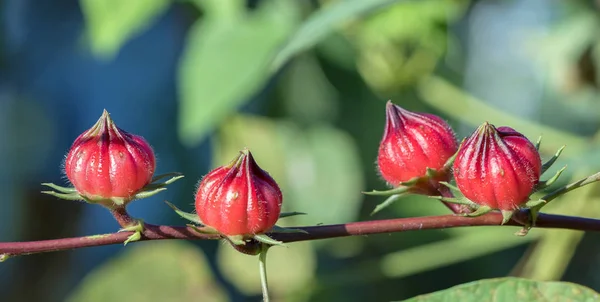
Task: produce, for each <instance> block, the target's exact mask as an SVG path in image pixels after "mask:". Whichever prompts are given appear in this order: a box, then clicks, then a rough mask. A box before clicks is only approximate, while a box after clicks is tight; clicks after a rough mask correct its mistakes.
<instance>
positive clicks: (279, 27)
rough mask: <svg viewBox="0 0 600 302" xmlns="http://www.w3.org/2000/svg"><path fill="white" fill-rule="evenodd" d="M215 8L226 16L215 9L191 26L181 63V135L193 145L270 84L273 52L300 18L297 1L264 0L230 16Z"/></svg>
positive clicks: (181, 137)
mask: <svg viewBox="0 0 600 302" xmlns="http://www.w3.org/2000/svg"><path fill="white" fill-rule="evenodd" d="M226 2H231V1H226ZM210 3H213V6H214V5H215V3H219V2H216V1H212V2H210ZM213 6H211V7H213ZM223 10H224V11H230V10H226V9H223ZM215 11H216V12H219V13H218V14H219V15H222V14H224V12H220V11H219V10H218V9H217V8H213V9H209V10H207V11H206V16H205V17H204V18H203V19H201V20H199V21H197V22H196V23H195V24H194V25H193V26H192V28H191V29H190V31H189V34H188V40H187V47H186V50H185V53H184V55H183V58H182V60H181V64H180V70H179V76H180V86H179V91H180V95H181V104H180V107H179V108H180V110H179V115H180V118H179V137H180V139H181V141H182V142H183V143H185V144H186V145H190V146H193V145H195V144H197V143H198V142H200V140H201V139H202V138H203V137H204V136H205V135H206V134H207V133H208V132H210V131H211V130H212V127H215V126H216V125H218V124H220V123H221V121H222V120H223V119H224V118H226V117H227V116H228V114H230V113H231V112H232V111H234V110H235V109H236V108H238V107H239V106H240V105H242V104H243V103H244V102H246V101H248V100H249V99H250V98H251V97H252V96H253V95H254V94H255V93H256V92H257V91H258V89H259V88H260V87H262V86H263V85H264V84H265V83H266V82H267V80H268V78H269V77H270V76H271V73H270V72H269V70H268V66H269V64H270V62H271V60H272V58H273V55H274V54H275V51H276V50H277V48H278V47H279V46H280V45H281V44H282V43H283V42H284V41H285V39H286V38H287V36H288V35H289V34H290V33H291V32H292V29H293V28H294V26H295V25H296V23H297V20H298V12H297V9H296V4H295V3H294V1H291V0H285V1H282V0H278V1H261V5H260V6H259V8H258V9H257V10H255V11H252V12H248V13H239V14H233V13H231V14H228V15H227V16H228V18H219V17H214V16H213V15H211V13H215V14H217V13H216V12H215Z"/></svg>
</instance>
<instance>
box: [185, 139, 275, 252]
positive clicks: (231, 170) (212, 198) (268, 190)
mask: <svg viewBox="0 0 600 302" xmlns="http://www.w3.org/2000/svg"><path fill="white" fill-rule="evenodd" d="M282 202H283V195H282V193H281V190H280V189H279V186H278V185H277V183H276V182H275V180H274V179H273V178H272V177H271V176H270V175H269V174H268V173H267V172H266V171H265V170H263V169H261V168H260V167H259V166H258V164H257V163H256V161H255V160H254V157H253V156H252V153H250V151H248V150H247V149H244V150H242V151H241V152H240V154H239V155H238V156H237V157H236V158H235V159H234V160H233V161H231V162H230V163H229V164H228V165H226V166H222V167H218V168H216V169H214V170H212V171H211V172H209V173H208V174H207V175H206V176H204V177H203V178H202V180H201V181H200V183H199V184H198V190H197V193H196V199H195V206H196V212H197V214H198V217H199V219H200V221H201V223H202V224H204V225H206V226H208V227H211V228H213V229H215V230H216V231H217V232H218V233H220V234H222V235H224V236H227V237H228V238H229V239H231V240H232V241H234V242H240V243H242V244H243V240H244V239H247V238H255V239H257V240H259V241H262V240H261V239H265V236H263V237H260V236H259V235H261V234H263V233H265V232H268V231H270V230H271V229H272V228H273V227H274V226H275V223H276V222H277V220H278V219H279V215H280V212H281V205H282ZM236 239H237V240H236ZM240 240H241V241H240Z"/></svg>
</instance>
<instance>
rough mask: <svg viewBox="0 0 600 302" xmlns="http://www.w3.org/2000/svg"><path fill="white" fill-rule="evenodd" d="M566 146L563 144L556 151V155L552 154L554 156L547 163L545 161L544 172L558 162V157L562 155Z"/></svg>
mask: <svg viewBox="0 0 600 302" xmlns="http://www.w3.org/2000/svg"><path fill="white" fill-rule="evenodd" d="M565 147H566V146H562V147H560V148H559V149H558V151H556V153H554V155H553V156H552V158H550V159H549V160H548V161H547V162H546V163H544V164H543V165H542V174H544V173H545V172H546V171H547V170H548V169H549V168H550V167H551V166H552V165H553V164H554V162H556V160H557V159H558V157H559V156H560V154H561V153H562V152H563V150H564V149H565Z"/></svg>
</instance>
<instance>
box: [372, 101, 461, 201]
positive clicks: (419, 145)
mask: <svg viewBox="0 0 600 302" xmlns="http://www.w3.org/2000/svg"><path fill="white" fill-rule="evenodd" d="M457 148H458V144H457V142H456V138H455V136H454V132H453V131H452V128H451V127H450V126H449V125H448V123H446V122H445V121H444V120H443V119H442V118H440V117H438V116H436V115H433V114H428V113H416V112H411V111H408V110H405V109H403V108H401V107H400V106H398V105H395V104H393V103H392V102H391V101H388V102H387V104H386V123H385V131H384V134H383V138H382V140H381V143H380V145H379V152H378V156H377V167H378V170H379V174H380V175H381V177H382V178H383V179H385V180H386V181H387V182H388V183H389V184H390V185H391V186H393V187H397V186H400V185H402V183H405V182H408V181H411V180H413V179H415V178H420V177H424V176H426V175H427V171H428V170H433V171H436V172H437V175H436V178H437V179H436V180H438V181H441V180H448V178H449V174H448V171H447V170H448V169H447V168H446V167H445V164H446V162H447V161H448V160H449V159H450V158H451V157H452V156H453V155H454V154H455V153H456V150H457ZM436 189H437V187H432V186H430V184H428V183H425V184H421V185H420V186H417V187H415V188H413V190H414V191H416V193H421V194H426V195H429V194H436V193H437V190H436Z"/></svg>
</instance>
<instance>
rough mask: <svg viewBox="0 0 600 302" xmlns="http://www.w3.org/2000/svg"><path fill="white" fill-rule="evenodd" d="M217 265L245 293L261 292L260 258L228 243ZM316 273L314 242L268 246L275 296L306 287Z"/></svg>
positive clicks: (270, 282) (268, 269) (271, 280)
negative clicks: (241, 251)
mask: <svg viewBox="0 0 600 302" xmlns="http://www.w3.org/2000/svg"><path fill="white" fill-rule="evenodd" d="M217 265H218V266H219V269H220V271H221V272H223V275H225V277H227V280H229V281H231V282H232V283H233V284H234V285H235V286H236V287H237V288H238V289H239V290H240V291H242V292H243V293H245V294H248V295H255V294H259V293H260V292H261V287H260V277H259V271H258V257H256V256H249V255H246V254H242V253H239V252H238V251H236V250H234V249H233V248H231V247H230V246H229V245H221V246H219V250H218V252H217ZM315 272H316V255H315V252H314V249H313V247H312V243H311V242H299V243H294V244H293V246H290V247H289V248H285V247H273V248H271V249H269V254H268V256H267V274H268V278H269V291H270V292H271V295H272V296H277V297H278V298H280V297H284V296H286V295H289V294H291V293H293V292H297V291H301V290H303V289H304V288H305V287H306V285H307V284H308V283H310V281H311V280H312V279H313V278H314V274H315ZM276 300H280V301H284V300H283V299H276Z"/></svg>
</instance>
